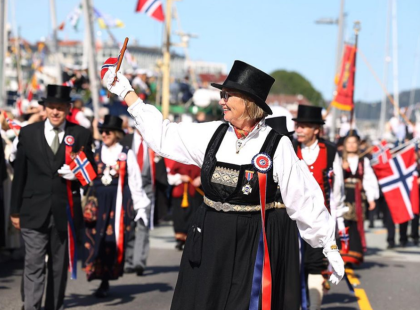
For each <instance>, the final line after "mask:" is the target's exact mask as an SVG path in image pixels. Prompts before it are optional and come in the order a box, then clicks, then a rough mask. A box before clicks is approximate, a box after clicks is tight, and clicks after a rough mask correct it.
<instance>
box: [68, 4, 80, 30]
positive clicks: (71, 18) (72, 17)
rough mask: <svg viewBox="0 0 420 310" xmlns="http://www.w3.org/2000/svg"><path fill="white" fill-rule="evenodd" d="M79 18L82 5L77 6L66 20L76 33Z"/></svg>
mask: <svg viewBox="0 0 420 310" xmlns="http://www.w3.org/2000/svg"><path fill="white" fill-rule="evenodd" d="M80 16H82V4H81V3H80V4H79V5H77V6H76V7H75V8H74V9H73V10H72V11H71V12H70V14H69V15H68V16H67V20H68V21H69V22H70V24H71V25H72V27H73V28H74V30H76V31H77V27H78V25H79V21H80Z"/></svg>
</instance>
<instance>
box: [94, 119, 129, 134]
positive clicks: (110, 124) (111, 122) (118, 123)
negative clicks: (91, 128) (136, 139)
mask: <svg viewBox="0 0 420 310" xmlns="http://www.w3.org/2000/svg"><path fill="white" fill-rule="evenodd" d="M122 123H123V120H122V119H121V118H120V117H118V116H115V115H110V114H107V115H105V118H104V122H103V123H102V125H100V126H99V131H100V132H102V131H104V130H115V131H121V132H122V133H124V134H125V132H124V130H123V129H122Z"/></svg>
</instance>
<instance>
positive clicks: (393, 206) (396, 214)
mask: <svg viewBox="0 0 420 310" xmlns="http://www.w3.org/2000/svg"><path fill="white" fill-rule="evenodd" d="M372 168H373V171H374V172H375V174H376V176H377V177H378V181H379V185H380V186H381V189H382V192H383V193H384V196H385V200H386V202H387V205H388V207H389V210H390V212H391V217H392V220H393V221H394V223H395V224H401V223H405V222H407V221H409V220H411V219H413V217H414V214H418V213H419V188H418V184H417V178H418V175H417V170H416V168H417V163H416V154H415V146H414V144H410V145H408V146H407V147H405V148H403V149H402V150H400V151H398V152H396V153H395V154H393V157H392V158H391V159H389V160H388V161H387V162H386V163H377V164H376V165H373V166H372Z"/></svg>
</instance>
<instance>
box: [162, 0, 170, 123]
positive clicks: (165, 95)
mask: <svg viewBox="0 0 420 310" xmlns="http://www.w3.org/2000/svg"><path fill="white" fill-rule="evenodd" d="M171 22H172V0H166V16H165V37H166V41H165V49H164V51H163V64H162V115H163V119H166V118H168V115H169V79H170V65H171V53H170V47H171Z"/></svg>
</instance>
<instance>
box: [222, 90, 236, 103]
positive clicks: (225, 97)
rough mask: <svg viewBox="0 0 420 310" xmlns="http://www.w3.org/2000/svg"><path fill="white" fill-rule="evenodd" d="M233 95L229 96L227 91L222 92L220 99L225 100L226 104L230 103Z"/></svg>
mask: <svg viewBox="0 0 420 310" xmlns="http://www.w3.org/2000/svg"><path fill="white" fill-rule="evenodd" d="M232 96H233V95H232V94H229V93H228V92H227V91H226V90H222V91H220V99H223V100H224V101H225V102H228V100H229V98H230V97H232Z"/></svg>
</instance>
